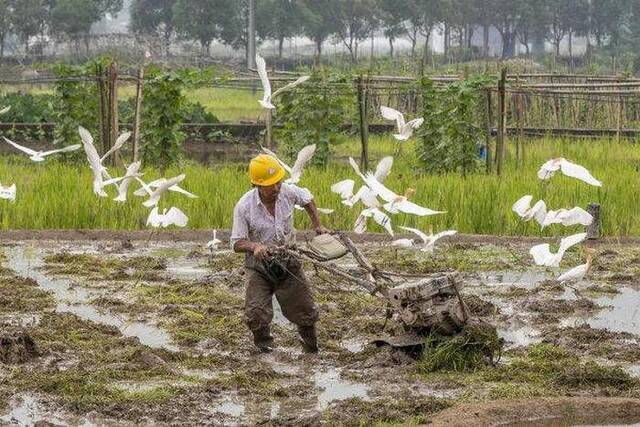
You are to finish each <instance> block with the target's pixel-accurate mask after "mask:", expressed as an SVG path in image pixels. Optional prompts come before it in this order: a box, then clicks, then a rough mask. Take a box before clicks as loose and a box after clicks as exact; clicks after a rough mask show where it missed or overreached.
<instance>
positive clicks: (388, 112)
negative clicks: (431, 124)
mask: <svg viewBox="0 0 640 427" xmlns="http://www.w3.org/2000/svg"><path fill="white" fill-rule="evenodd" d="M380 112H381V113H382V117H384V118H385V119H387V120H393V121H395V122H396V125H397V127H398V133H397V134H395V135H393V137H394V138H395V139H397V140H398V141H406V140H408V139H409V138H411V136H412V135H413V131H414V130H416V129H418V128H419V127H420V126H422V124H423V123H424V119H423V118H422V117H420V118H417V119H413V120H411V121H408V122H405V120H404V115H403V114H402V113H401V112H400V111H397V110H394V109H393V108H389V107H384V106H381V107H380Z"/></svg>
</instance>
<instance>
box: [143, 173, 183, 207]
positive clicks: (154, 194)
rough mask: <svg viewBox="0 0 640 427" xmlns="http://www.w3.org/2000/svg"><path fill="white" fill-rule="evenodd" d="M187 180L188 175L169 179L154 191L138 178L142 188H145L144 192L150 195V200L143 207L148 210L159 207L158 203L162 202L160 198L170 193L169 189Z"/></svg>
mask: <svg viewBox="0 0 640 427" xmlns="http://www.w3.org/2000/svg"><path fill="white" fill-rule="evenodd" d="M185 178H186V175H185V174H181V175H178V176H176V177H174V178H171V179H167V180H166V181H165V182H163V183H162V184H160V185H159V186H158V187H156V188H155V189H152V188H151V187H149V186H148V185H147V184H146V183H145V182H144V181H143V180H141V179H140V178H136V180H137V181H138V182H139V183H140V185H142V188H144V190H145V191H146V192H147V193H148V194H149V200H147V201H146V202H144V203H143V205H144V206H146V207H147V208H150V207H152V206H157V205H158V202H159V201H160V197H162V195H163V194H164V193H166V192H167V191H169V188H171V187H173V186H174V185H176V184H179V183H181V182H182V181H183V180H184V179H185Z"/></svg>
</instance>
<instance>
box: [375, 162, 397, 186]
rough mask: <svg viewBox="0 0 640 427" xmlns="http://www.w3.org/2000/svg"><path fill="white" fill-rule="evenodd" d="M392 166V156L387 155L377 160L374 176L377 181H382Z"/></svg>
mask: <svg viewBox="0 0 640 427" xmlns="http://www.w3.org/2000/svg"><path fill="white" fill-rule="evenodd" d="M392 166H393V157H391V156H387V157H384V158H383V159H382V160H380V161H379V162H378V166H377V167H376V173H375V177H376V179H377V180H378V182H384V180H385V178H386V177H387V176H389V172H391V167H392Z"/></svg>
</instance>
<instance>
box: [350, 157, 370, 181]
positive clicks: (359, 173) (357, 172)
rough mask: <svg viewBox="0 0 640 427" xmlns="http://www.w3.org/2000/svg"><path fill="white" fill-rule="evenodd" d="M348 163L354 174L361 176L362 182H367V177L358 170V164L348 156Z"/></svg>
mask: <svg viewBox="0 0 640 427" xmlns="http://www.w3.org/2000/svg"><path fill="white" fill-rule="evenodd" d="M349 164H350V165H351V167H352V168H353V170H354V171H355V172H356V174H357V175H358V176H359V177H360V178H362V180H363V181H364V182H367V178H365V176H364V175H363V174H362V172H361V171H360V166H358V164H357V163H356V161H355V160H353V157H349Z"/></svg>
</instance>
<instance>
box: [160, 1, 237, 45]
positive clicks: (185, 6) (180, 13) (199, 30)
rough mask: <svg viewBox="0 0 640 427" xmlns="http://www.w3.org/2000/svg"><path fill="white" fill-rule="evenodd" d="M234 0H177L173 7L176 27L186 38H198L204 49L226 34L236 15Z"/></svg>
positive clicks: (235, 2)
mask: <svg viewBox="0 0 640 427" xmlns="http://www.w3.org/2000/svg"><path fill="white" fill-rule="evenodd" d="M238 5H239V3H238V1H236V0H178V1H177V2H176V4H175V6H174V7H173V22H174V24H175V27H176V29H177V30H178V31H179V32H180V33H181V34H183V35H184V36H186V37H187V38H190V39H193V40H198V41H199V42H200V44H201V45H202V47H203V48H204V49H205V50H207V51H208V50H209V46H210V45H211V42H212V41H213V40H214V39H216V38H218V39H222V40H224V39H226V37H223V36H225V35H226V34H227V32H226V31H228V30H229V29H230V27H231V24H233V23H234V17H235V16H237V15H238Z"/></svg>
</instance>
